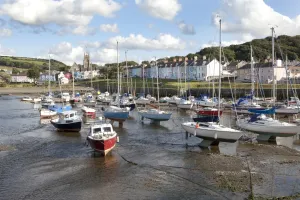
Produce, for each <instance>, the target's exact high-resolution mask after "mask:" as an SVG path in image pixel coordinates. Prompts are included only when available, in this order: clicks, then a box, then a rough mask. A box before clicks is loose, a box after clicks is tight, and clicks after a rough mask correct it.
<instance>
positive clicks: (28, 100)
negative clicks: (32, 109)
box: [21, 96, 33, 102]
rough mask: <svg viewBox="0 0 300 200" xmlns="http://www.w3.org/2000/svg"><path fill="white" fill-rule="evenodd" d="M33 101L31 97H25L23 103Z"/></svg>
mask: <svg viewBox="0 0 300 200" xmlns="http://www.w3.org/2000/svg"><path fill="white" fill-rule="evenodd" d="M32 100H33V99H32V98H31V97H29V96H26V97H23V98H22V99H21V101H26V102H31V101H32Z"/></svg>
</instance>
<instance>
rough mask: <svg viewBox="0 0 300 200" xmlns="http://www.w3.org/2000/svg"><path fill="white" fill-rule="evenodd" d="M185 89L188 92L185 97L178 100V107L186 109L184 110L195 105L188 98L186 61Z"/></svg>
mask: <svg viewBox="0 0 300 200" xmlns="http://www.w3.org/2000/svg"><path fill="white" fill-rule="evenodd" d="M184 90H185V93H186V98H185V99H180V101H177V102H176V104H177V108H180V109H184V110H190V109H192V107H193V103H192V101H191V100H189V99H188V98H187V91H186V63H184Z"/></svg>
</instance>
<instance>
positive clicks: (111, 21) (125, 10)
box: [0, 0, 300, 65]
mask: <svg viewBox="0 0 300 200" xmlns="http://www.w3.org/2000/svg"><path fill="white" fill-rule="evenodd" d="M299 7H300V1H299V0H288V1H282V0H0V55H14V56H24V57H35V58H48V57H49V55H50V57H51V58H53V59H57V60H59V61H62V62H64V63H66V64H68V65H71V64H73V63H74V62H76V63H79V64H82V60H83V55H84V52H89V53H90V56H91V62H93V63H97V64H101V65H102V64H105V63H112V62H117V41H118V44H119V61H124V60H125V51H127V59H128V60H134V61H136V62H141V61H143V60H153V59H154V58H155V57H156V58H162V57H168V56H176V55H178V56H185V55H187V54H188V53H195V52H197V51H199V50H200V49H202V48H204V47H208V46H215V45H218V42H219V35H218V34H219V29H218V21H219V19H220V18H221V19H222V45H223V46H228V45H230V44H240V43H243V42H247V41H250V40H252V39H255V38H264V37H267V36H269V35H270V34H271V31H270V27H272V26H274V27H276V29H275V32H276V35H281V34H285V35H290V36H293V35H297V34H299V35H300V10H299V9H298V8H299Z"/></svg>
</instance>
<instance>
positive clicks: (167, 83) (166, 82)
mask: <svg viewBox="0 0 300 200" xmlns="http://www.w3.org/2000/svg"><path fill="white" fill-rule="evenodd" d="M122 81H123V83H122V86H123V87H127V83H126V79H123V80H122ZM92 82H93V85H94V86H97V85H102V86H103V85H106V84H107V80H106V79H96V80H93V81H92ZM153 82H154V85H155V84H156V79H153V80H152V79H145V87H146V88H151V87H152V86H153V84H152V83H153ZM159 82H160V84H161V88H164V89H176V88H178V87H181V88H184V81H182V83H181V84H180V83H178V82H177V81H176V80H170V79H160V80H159ZM90 83H91V81H90V80H85V81H78V82H77V84H86V85H88V84H90ZM108 83H109V85H110V86H113V85H116V84H117V81H116V79H109V80H108ZM130 85H131V83H129V86H130ZM214 85H215V88H217V87H218V82H215V83H214ZM132 86H133V88H134V87H135V86H136V87H137V88H142V87H143V80H142V79H141V78H133V79H132ZM155 86H156V85H155ZM257 87H258V86H257V85H255V88H257ZM261 87H262V88H263V89H272V88H273V85H272V84H261ZM289 87H290V86H289ZM292 87H293V88H294V89H298V88H300V84H293V85H292ZM187 88H190V89H208V88H213V82H203V81H202V82H200V81H189V82H187ZM222 88H223V89H230V88H232V89H251V83H234V82H228V81H223V82H222ZM277 89H286V84H278V85H277Z"/></svg>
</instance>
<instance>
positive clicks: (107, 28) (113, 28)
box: [100, 24, 119, 33]
mask: <svg viewBox="0 0 300 200" xmlns="http://www.w3.org/2000/svg"><path fill="white" fill-rule="evenodd" d="M100 30H101V31H103V32H112V33H117V32H119V29H118V25H117V24H101V25H100Z"/></svg>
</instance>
